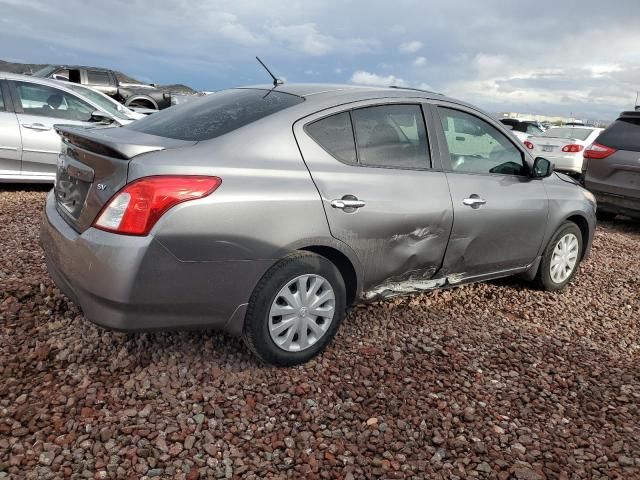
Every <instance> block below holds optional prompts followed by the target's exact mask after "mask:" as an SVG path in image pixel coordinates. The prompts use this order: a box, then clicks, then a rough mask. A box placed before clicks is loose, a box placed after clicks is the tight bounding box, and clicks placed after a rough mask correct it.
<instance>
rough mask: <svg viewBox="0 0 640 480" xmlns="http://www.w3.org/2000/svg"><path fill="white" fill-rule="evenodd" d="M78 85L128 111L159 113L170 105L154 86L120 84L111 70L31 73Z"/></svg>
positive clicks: (67, 69)
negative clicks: (90, 89)
mask: <svg viewBox="0 0 640 480" xmlns="http://www.w3.org/2000/svg"><path fill="white" fill-rule="evenodd" d="M32 75H33V76H35V77H42V78H53V79H56V80H65V81H68V82H73V83H79V84H81V85H86V86H88V87H91V88H94V89H96V90H99V91H101V92H102V93H105V94H106V95H109V96H110V97H112V98H114V99H115V100H117V101H119V102H120V103H122V104H124V105H125V106H127V107H129V108H135V109H151V110H162V109H163V108H167V107H170V106H171V94H170V93H168V92H163V91H161V90H159V89H158V88H156V86H155V85H144V84H134V83H121V82H120V81H119V80H118V77H117V76H116V73H115V72H114V71H113V70H107V69H103V68H93V67H80V66H68V65H47V66H46V67H44V68H42V69H40V70H38V71H37V72H35V73H33V74H32Z"/></svg>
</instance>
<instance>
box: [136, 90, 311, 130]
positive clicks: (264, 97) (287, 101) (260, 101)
mask: <svg viewBox="0 0 640 480" xmlns="http://www.w3.org/2000/svg"><path fill="white" fill-rule="evenodd" d="M301 102H304V98H302V97H299V96H297V95H292V94H289V93H284V92H278V91H273V90H271V91H265V90H260V89H249V88H239V89H234V90H223V91H221V92H216V93H212V94H210V95H207V96H205V97H201V98H198V99H196V100H194V101H192V102H188V103H185V104H183V105H178V106H176V107H171V108H167V109H165V110H161V111H160V112H158V113H154V114H153V115H149V116H147V117H146V118H142V119H140V120H138V121H136V122H133V123H132V124H130V125H127V126H126V127H124V128H131V129H132V130H136V131H138V132H142V133H148V134H150V135H157V136H160V137H167V138H174V139H176V140H187V141H202V140H210V139H212V138H216V137H219V136H220V135H224V134H225V133H229V132H231V131H233V130H236V129H238V128H240V127H244V126H245V125H248V124H249V123H252V122H255V121H257V120H260V119H261V118H264V117H267V116H269V115H272V114H274V113H276V112H279V111H280V110H284V109H285V108H288V107H291V106H293V105H297V104H298V103H301Z"/></svg>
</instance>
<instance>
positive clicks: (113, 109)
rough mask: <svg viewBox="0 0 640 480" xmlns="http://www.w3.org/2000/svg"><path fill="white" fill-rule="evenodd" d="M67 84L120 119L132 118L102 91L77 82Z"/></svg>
mask: <svg viewBox="0 0 640 480" xmlns="http://www.w3.org/2000/svg"><path fill="white" fill-rule="evenodd" d="M66 86H67V88H70V89H71V90H73V91H74V92H76V93H78V94H80V95H82V96H83V97H85V98H86V99H87V100H90V101H91V102H93V103H95V104H96V105H98V106H99V107H100V108H102V109H103V110H104V111H106V112H107V113H109V114H111V115H113V116H114V117H116V118H119V119H120V120H131V118H129V117H128V116H127V115H126V114H125V113H124V112H122V111H120V109H119V108H118V105H117V104H116V103H114V102H113V101H111V100H110V99H109V98H108V97H106V96H103V95H102V94H101V93H98V92H96V91H95V90H92V89H90V88H87V87H83V86H80V85H77V84H75V83H68V84H66Z"/></svg>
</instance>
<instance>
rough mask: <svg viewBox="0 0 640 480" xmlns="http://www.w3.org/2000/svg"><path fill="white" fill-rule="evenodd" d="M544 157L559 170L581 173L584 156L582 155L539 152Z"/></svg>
mask: <svg viewBox="0 0 640 480" xmlns="http://www.w3.org/2000/svg"><path fill="white" fill-rule="evenodd" d="M541 156H543V157H544V158H546V159H547V160H549V161H550V162H552V163H553V166H554V169H555V170H558V171H560V172H571V173H578V174H579V173H581V172H582V164H583V162H584V158H583V157H582V155H557V156H550V155H545V154H544V153H542V154H541Z"/></svg>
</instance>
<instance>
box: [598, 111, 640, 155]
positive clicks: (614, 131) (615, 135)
mask: <svg viewBox="0 0 640 480" xmlns="http://www.w3.org/2000/svg"><path fill="white" fill-rule="evenodd" d="M598 143H601V144H602V145H606V146H607V147H611V148H615V149H617V150H630V151H632V152H640V118H624V119H620V120H616V121H615V122H614V123H613V124H612V125H611V126H610V127H609V128H607V129H606V130H605V131H604V132H602V133H601V134H600V137H598Z"/></svg>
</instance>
